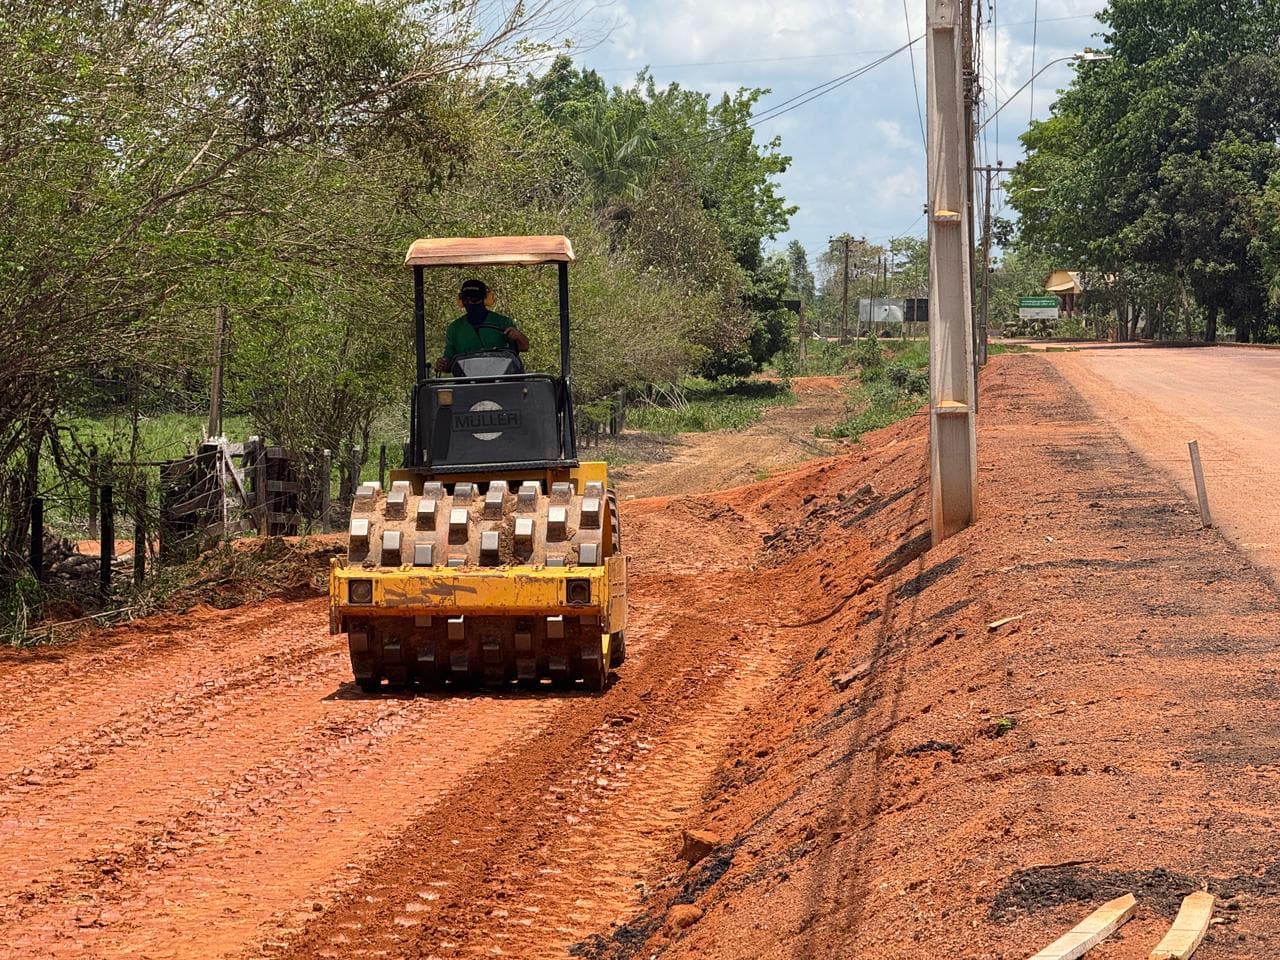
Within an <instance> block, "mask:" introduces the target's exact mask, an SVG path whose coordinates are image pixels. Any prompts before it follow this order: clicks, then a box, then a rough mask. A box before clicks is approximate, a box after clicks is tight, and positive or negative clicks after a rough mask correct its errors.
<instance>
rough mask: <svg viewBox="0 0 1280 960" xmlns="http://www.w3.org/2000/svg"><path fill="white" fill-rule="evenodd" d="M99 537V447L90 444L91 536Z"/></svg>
mask: <svg viewBox="0 0 1280 960" xmlns="http://www.w3.org/2000/svg"><path fill="white" fill-rule="evenodd" d="M97 535H98V445H97V444H96V443H91V444H89V536H91V537H96V536H97Z"/></svg>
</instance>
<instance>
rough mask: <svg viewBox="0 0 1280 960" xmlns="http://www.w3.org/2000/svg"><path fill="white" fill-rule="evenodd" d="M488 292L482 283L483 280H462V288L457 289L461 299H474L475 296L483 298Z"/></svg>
mask: <svg viewBox="0 0 1280 960" xmlns="http://www.w3.org/2000/svg"><path fill="white" fill-rule="evenodd" d="M488 293H489V288H488V287H486V286H485V285H484V281H483V280H464V281H463V283H462V289H461V290H459V291H458V296H459V297H460V298H461V299H463V300H475V299H477V298H479V299H481V300H483V299H484V298H485V297H486V296H487V295H488Z"/></svg>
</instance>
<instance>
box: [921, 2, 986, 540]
mask: <svg viewBox="0 0 1280 960" xmlns="http://www.w3.org/2000/svg"><path fill="white" fill-rule="evenodd" d="M961 2H965V3H967V0H927V13H926V22H927V30H926V41H925V42H926V54H925V56H926V61H927V65H928V70H927V77H928V79H927V87H928V98H929V137H928V141H929V143H928V174H929V392H930V418H929V426H930V432H929V438H930V443H929V455H930V478H931V484H930V492H931V495H932V507H933V510H932V514H933V542H934V543H935V544H936V543H938V542H940V541H942V540H944V539H945V538H947V537H949V536H951V535H952V534H954V533H958V532H959V531H961V530H963V529H964V528H965V527H967V526H968V525H969V524H970V523H972V522H973V520H974V518H975V517H976V516H977V513H978V509H977V493H978V453H977V432H976V429H975V422H974V421H975V414H974V400H975V392H976V384H975V381H974V373H973V299H972V287H971V279H970V275H969V263H970V259H971V258H972V247H971V245H970V242H971V241H970V230H969V202H970V201H969V188H970V182H971V181H970V173H969V168H970V164H969V162H968V156H969V154H968V142H967V130H968V128H969V118H968V106H967V104H966V101H965V91H964V85H963V72H964V70H965V67H966V61H965V57H964V52H963V50H964V48H963V39H964V38H963V23H962V19H961V18H962V12H963V11H962V9H961ZM970 72H972V71H970Z"/></svg>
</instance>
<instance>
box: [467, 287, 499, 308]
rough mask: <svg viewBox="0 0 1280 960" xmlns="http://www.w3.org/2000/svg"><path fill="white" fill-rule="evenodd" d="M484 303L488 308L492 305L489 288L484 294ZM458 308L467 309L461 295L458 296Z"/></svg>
mask: <svg viewBox="0 0 1280 960" xmlns="http://www.w3.org/2000/svg"><path fill="white" fill-rule="evenodd" d="M484 305H485V306H486V307H489V308H492V307H493V291H492V290H489V291H487V292H486V293H485V295H484ZM458 309H459V310H465V309H467V306H466V304H464V303H463V302H462V298H461V297H458Z"/></svg>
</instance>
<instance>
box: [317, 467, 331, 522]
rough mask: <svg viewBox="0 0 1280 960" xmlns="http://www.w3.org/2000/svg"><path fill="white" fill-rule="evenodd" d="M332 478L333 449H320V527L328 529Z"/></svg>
mask: <svg viewBox="0 0 1280 960" xmlns="http://www.w3.org/2000/svg"><path fill="white" fill-rule="evenodd" d="M332 480H333V451H332V450H322V451H320V529H321V530H328V529H329V493H330V488H329V485H330V483H331V482H332Z"/></svg>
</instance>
